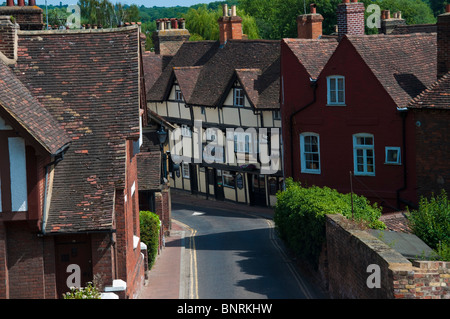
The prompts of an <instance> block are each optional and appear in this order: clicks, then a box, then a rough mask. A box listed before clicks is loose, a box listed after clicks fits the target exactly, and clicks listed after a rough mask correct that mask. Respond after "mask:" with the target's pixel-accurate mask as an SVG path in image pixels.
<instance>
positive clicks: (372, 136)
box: [281, 1, 448, 211]
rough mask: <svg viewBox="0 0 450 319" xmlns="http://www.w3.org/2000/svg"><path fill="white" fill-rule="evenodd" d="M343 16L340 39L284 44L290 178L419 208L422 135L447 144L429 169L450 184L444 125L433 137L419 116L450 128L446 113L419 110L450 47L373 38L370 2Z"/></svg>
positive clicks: (432, 41)
mask: <svg viewBox="0 0 450 319" xmlns="http://www.w3.org/2000/svg"><path fill="white" fill-rule="evenodd" d="M337 14H338V35H337V37H332V36H323V37H322V39H320V40H317V39H284V40H283V41H282V44H281V79H282V83H283V89H282V99H281V110H282V120H283V141H284V150H283V153H284V169H285V175H286V176H291V177H293V178H294V179H295V180H299V181H301V182H302V183H303V184H304V185H317V186H328V187H332V188H336V189H337V190H338V191H341V192H344V193H347V192H350V190H351V187H352V188H353V191H354V192H356V193H358V194H361V195H364V196H366V197H368V198H369V199H370V200H371V201H377V202H378V203H379V204H381V205H382V206H384V208H385V211H389V210H397V209H400V208H403V207H404V205H410V206H415V205H416V204H417V202H418V197H419V196H420V195H421V194H422V193H426V192H427V187H428V186H427V185H424V184H422V182H423V181H422V180H420V178H419V177H418V176H419V175H420V170H422V171H423V167H421V164H420V161H421V160H423V159H424V157H422V155H423V153H424V151H425V147H426V146H425V145H424V144H420V143H419V142H420V141H419V140H420V138H424V137H426V138H430V139H432V141H433V142H432V141H431V140H429V141H428V142H429V143H430V144H428V146H430V145H431V144H435V147H438V146H439V145H436V144H440V146H439V147H440V148H439V150H440V151H441V152H443V153H442V154H443V156H442V157H435V158H433V160H432V162H431V163H432V164H429V165H430V166H432V167H434V168H435V169H436V170H439V172H440V173H439V174H438V173H436V174H438V175H439V176H440V177H438V176H436V177H435V178H437V179H439V181H441V182H442V181H443V180H445V179H446V178H448V177H446V176H448V167H447V166H448V165H447V163H445V158H447V157H448V150H446V146H442V145H446V144H448V143H445V142H444V143H443V142H442V140H441V142H439V138H443V139H444V141H445V139H446V138H447V136H448V134H446V133H445V132H446V131H445V129H444V130H442V131H436V130H430V131H428V132H427V133H426V134H425V135H420V134H419V133H418V131H417V129H416V126H417V120H418V119H417V117H418V116H425V114H426V115H427V116H430V118H433V124H431V123H430V129H431V127H432V126H434V125H437V126H435V127H439V125H442V126H445V127H447V123H446V120H447V117H439V116H436V115H437V114H434V115H432V113H433V112H431V111H430V112H419V111H418V109H417V104H415V106H416V108H415V109H414V110H415V111H412V110H413V108H414V107H413V105H410V102H411V100H412V99H413V98H415V97H417V96H418V95H419V94H420V93H421V92H423V91H424V90H425V89H426V88H428V87H430V86H432V85H433V83H434V82H435V81H436V79H437V77H436V65H437V61H440V60H441V59H443V58H442V55H439V54H437V53H438V52H448V50H447V51H445V47H444V46H445V44H442V43H439V41H436V33H417V34H407V35H393V34H391V35H384V34H378V35H370V36H369V35H364V5H363V4H362V3H358V2H346V1H343V3H341V4H339V5H338V8H337ZM342 15H344V17H343V16H342ZM349 15H351V16H349ZM444 16H446V15H444ZM443 19H444V18H443V17H440V21H442V22H441V24H444V22H443ZM305 20H306V19H301V21H305ZM439 32H440V33H439ZM439 32H438V34H441V35H442V32H443V31H442V30H441V31H439ZM444 34H446V33H444ZM438 37H439V36H438ZM333 41H334V42H333ZM336 41H337V42H336ZM441 42H445V40H444V41H441ZM447 43H448V42H447ZM318 52H320V54H317V53H318ZM438 63H439V62H438ZM444 82H445V81H444ZM441 85H443V84H442V83H441ZM436 86H438V87H440V86H439V85H438V84H436ZM300 92H301V94H299V93H300ZM429 94H431V93H429ZM423 98H424V99H425V97H423ZM444 104H445V103H444ZM441 109H442V108H441ZM434 112H437V111H434ZM444 113H445V112H444ZM419 114H420V115H419ZM438 122H440V124H438ZM421 136H422V137H421ZM442 143H443V144H442ZM421 148H424V149H423V150H422V151H420V150H421ZM444 154H445V155H444ZM428 157H430V156H428ZM422 178H424V173H423V172H422ZM350 181H352V182H350ZM444 183H445V182H444ZM444 183H442V184H441V185H440V186H444V185H443V184H444ZM445 187H446V188H448V187H447V186H445Z"/></svg>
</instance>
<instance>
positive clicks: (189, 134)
mask: <svg viewBox="0 0 450 319" xmlns="http://www.w3.org/2000/svg"><path fill="white" fill-rule="evenodd" d="M181 135H182V136H185V137H192V131H191V128H190V127H189V126H187V125H184V124H183V125H181Z"/></svg>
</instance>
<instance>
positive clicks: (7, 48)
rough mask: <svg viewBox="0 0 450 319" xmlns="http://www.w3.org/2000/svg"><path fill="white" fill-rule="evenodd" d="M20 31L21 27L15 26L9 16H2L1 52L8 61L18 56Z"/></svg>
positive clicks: (0, 22)
mask: <svg viewBox="0 0 450 319" xmlns="http://www.w3.org/2000/svg"><path fill="white" fill-rule="evenodd" d="M18 29H19V26H18V25H17V24H13V23H12V22H11V19H10V17H9V16H2V15H0V52H2V53H3V54H4V55H5V57H6V58H8V59H14V58H15V57H16V56H17V31H18Z"/></svg>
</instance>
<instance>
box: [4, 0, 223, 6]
mask: <svg viewBox="0 0 450 319" xmlns="http://www.w3.org/2000/svg"><path fill="white" fill-rule="evenodd" d="M213 1H215V0H110V2H112V3H117V2H120V3H121V4H128V5H131V4H136V5H138V6H141V5H144V6H146V7H153V6H157V7H175V6H182V7H189V6H191V5H194V4H198V3H209V2H213ZM1 2H3V1H1ZM1 2H0V3H1ZM14 2H15V3H17V1H14ZM26 2H27V0H26V1H25V3H26ZM60 2H62V4H63V5H65V4H76V3H77V2H78V0H47V4H48V5H59V3H60ZM36 4H37V5H39V6H40V5H45V0H36Z"/></svg>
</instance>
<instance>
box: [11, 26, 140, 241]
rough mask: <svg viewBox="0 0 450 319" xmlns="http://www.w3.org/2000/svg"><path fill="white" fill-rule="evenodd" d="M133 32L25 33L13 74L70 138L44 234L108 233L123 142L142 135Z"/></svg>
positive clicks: (120, 172)
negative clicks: (140, 130) (97, 231)
mask: <svg viewBox="0 0 450 319" xmlns="http://www.w3.org/2000/svg"><path fill="white" fill-rule="evenodd" d="M138 49H139V31H138V28H137V26H136V27H126V28H120V29H99V30H76V31H74V30H66V31H50V32H49V31H34V32H23V33H21V34H20V36H19V49H18V50H19V58H18V62H17V64H16V66H15V71H16V74H17V75H18V77H19V78H20V79H21V81H22V82H23V83H25V84H26V85H27V86H28V88H29V89H30V91H31V92H32V94H33V95H34V96H36V97H37V99H38V100H39V101H41V102H42V103H43V104H44V105H45V106H46V107H47V109H48V111H49V112H50V113H51V114H52V115H53V117H54V118H55V119H56V120H57V121H59V122H60V123H61V124H62V126H63V128H64V129H65V130H66V132H67V133H68V134H69V135H70V137H71V138H72V145H71V147H70V149H69V151H68V152H67V153H66V155H65V157H64V160H63V161H61V162H60V163H59V164H58V165H57V166H56V169H55V174H54V183H53V191H52V196H51V203H50V211H49V215H48V223H47V228H46V231H47V232H49V233H52V232H56V233H57V232H76V231H96V230H107V229H111V228H112V223H113V211H114V198H115V191H116V190H117V189H119V191H120V189H123V188H124V181H125V165H126V163H125V162H126V160H125V158H126V146H125V143H126V141H125V139H127V138H137V137H139V90H138V89H139V60H138V57H139V55H138Z"/></svg>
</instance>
